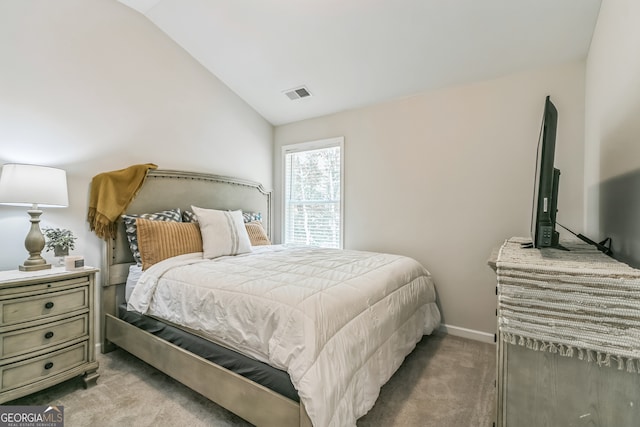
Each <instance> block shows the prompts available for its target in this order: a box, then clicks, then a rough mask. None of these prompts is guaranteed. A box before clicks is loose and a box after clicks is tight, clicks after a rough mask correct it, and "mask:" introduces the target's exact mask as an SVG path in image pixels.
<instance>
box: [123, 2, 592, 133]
mask: <svg viewBox="0 0 640 427" xmlns="http://www.w3.org/2000/svg"><path fill="white" fill-rule="evenodd" d="M119 1H120V2H121V3H124V4H126V5H128V6H130V7H132V8H134V9H136V10H138V11H139V12H141V13H142V14H144V15H145V16H146V17H147V18H148V19H150V20H151V21H152V22H153V23H155V24H156V25H157V26H158V27H159V28H160V29H161V30H162V31H164V32H165V33H166V34H168V35H169V37H171V38H172V39H173V40H175V41H176V42H177V43H178V44H179V45H181V46H182V47H183V48H184V49H185V50H186V51H188V52H189V53H190V54H191V55H192V56H193V57H194V58H196V59H197V60H198V61H199V62H200V63H201V64H203V65H204V66H205V67H206V68H207V69H209V70H210V71H211V72H212V73H213V74H214V75H216V76H217V77H218V78H219V79H220V80H222V81H223V82H224V83H225V84H227V85H228V86H229V87H230V88H231V89H232V90H233V91H235V92H236V93H237V94H238V95H239V96H240V97H241V98H243V99H244V100H245V101H246V102H247V103H249V104H250V105H251V106H252V107H253V108H255V109H256V110H257V111H258V112H259V113H260V114H261V115H262V116H263V117H264V118H266V119H267V120H268V121H269V122H271V123H272V124H274V125H281V124H285V123H290V122H294V121H298V120H302V119H306V118H311V117H317V116H322V115H325V114H330V113H334V112H338V111H343V110H348V109H352V108H358V107H362V106H366V105H370V104H374V103H377V102H381V101H385V100H389V99H393V98H398V97H403V96H408V95H411V94H415V93H417V92H421V91H426V90H432V89H436V88H440V87H445V86H450V85H456V84H464V83H469V82H473V81H480V80H485V79H489V78H494V77H499V76H503V75H506V74H510V73H514V72H518V71H523V70H526V69H533V68H538V67H544V66H547V65H550V64H554V63H560V62H565V61H570V60H575V59H580V58H584V57H586V54H587V51H588V49H589V44H590V41H591V36H592V34H593V30H594V27H595V23H596V20H597V15H598V11H599V8H600V0H119ZM301 85H306V86H307V88H308V89H309V90H310V92H311V93H312V96H311V97H309V98H304V99H299V100H296V101H291V100H290V99H289V98H288V97H287V96H286V95H285V94H284V93H283V92H284V91H286V90H289V89H292V88H296V87H298V86H301Z"/></svg>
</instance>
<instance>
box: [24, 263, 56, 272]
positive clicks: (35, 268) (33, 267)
mask: <svg viewBox="0 0 640 427" xmlns="http://www.w3.org/2000/svg"><path fill="white" fill-rule="evenodd" d="M49 268H51V264H40V265H19V266H18V269H19V270H20V271H38V270H47V269H49Z"/></svg>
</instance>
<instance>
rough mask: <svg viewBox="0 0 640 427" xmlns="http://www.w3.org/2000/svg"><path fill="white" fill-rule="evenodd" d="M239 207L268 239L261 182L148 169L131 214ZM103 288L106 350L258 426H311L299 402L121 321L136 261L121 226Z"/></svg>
mask: <svg viewBox="0 0 640 427" xmlns="http://www.w3.org/2000/svg"><path fill="white" fill-rule="evenodd" d="M192 204H193V205H196V206H199V207H203V208H210V209H232V210H233V209H242V210H243V211H248V212H260V213H261V214H262V217H263V224H264V225H265V229H266V230H267V233H268V234H269V236H270V235H271V193H270V192H267V191H265V189H264V188H263V187H262V185H260V184H258V183H255V182H251V181H246V180H241V179H235V178H229V177H223V176H217V175H211V174H204V173H194V172H182V171H172V170H151V171H149V173H148V174H147V177H146V179H145V182H144V184H143V186H142V188H141V189H140V191H139V192H138V194H137V195H136V197H135V199H134V200H133V202H132V203H131V204H130V206H129V207H128V208H127V211H126V213H129V214H139V213H145V212H157V211H161V210H165V209H171V208H176V207H178V208H181V209H183V210H189V209H191V205H192ZM105 255H106V259H105V261H104V264H103V265H104V266H105V268H104V272H103V275H102V277H103V285H102V295H101V297H102V300H101V303H102V304H101V306H102V315H101V327H102V337H103V338H102V339H103V341H102V352H103V353H106V352H109V351H112V350H114V349H116V348H118V347H120V348H122V349H124V350H125V351H127V352H129V353H131V354H133V355H134V356H136V357H138V358H139V359H141V360H143V361H145V362H146V363H148V364H150V365H151V366H153V367H155V368H157V369H158V370H160V371H162V372H164V373H165V374H167V375H169V376H171V377H173V378H174V379H176V380H177V381H179V382H181V383H182V384H184V385H186V386H187V387H189V388H191V389H193V390H195V391H197V392H198V393H200V394H202V395H203V396H205V397H207V398H208V399H210V400H212V401H213V402H215V403H217V404H219V405H220V406H222V407H224V408H226V409H228V410H229V411H231V412H233V413H235V414H237V415H238V416H240V417H242V418H244V419H245V420H247V421H249V422H250V423H252V424H254V425H257V426H267V427H270V426H273V427H284V426H296V427H298V426H300V427H311V426H312V424H311V420H310V419H309V417H308V415H307V412H306V411H305V408H304V405H303V404H302V403H298V402H295V401H293V400H291V399H289V398H287V397H284V396H282V395H280V394H278V393H276V392H274V391H272V390H270V389H268V388H266V387H264V386H262V385H260V384H257V383H255V382H253V381H251V380H248V379H246V378H244V377H242V376H240V375H238V374H236V373H234V372H231V371H229V370H227V369H225V368H223V367H221V366H219V365H216V364H215V363H212V362H210V361H208V360H206V359H204V358H202V357H199V356H197V355H195V354H193V353H190V352H188V351H186V350H183V349H182V348H180V347H178V346H175V345H173V344H171V343H169V342H167V341H164V340H162V339H160V338H158V337H156V336H155V335H153V334H150V333H148V332H146V331H143V330H142V329H139V328H137V327H135V326H132V325H130V324H129V323H127V322H124V321H122V320H120V319H119V318H118V315H117V313H118V306H119V305H120V304H121V303H122V302H124V294H125V282H126V279H127V274H128V272H129V266H130V265H131V264H133V258H132V255H131V251H130V249H129V245H128V242H127V238H126V235H125V232H124V226H123V224H122V223H121V221H120V223H119V225H118V232H117V235H116V237H115V239H111V240H109V241H108V242H107V248H106V250H105Z"/></svg>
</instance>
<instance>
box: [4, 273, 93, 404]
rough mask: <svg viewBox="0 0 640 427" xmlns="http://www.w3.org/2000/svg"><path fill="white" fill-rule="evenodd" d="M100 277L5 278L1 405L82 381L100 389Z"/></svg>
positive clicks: (29, 275) (7, 275)
mask: <svg viewBox="0 0 640 427" xmlns="http://www.w3.org/2000/svg"><path fill="white" fill-rule="evenodd" d="M97 271H98V270H97V269H95V268H92V267H84V268H83V269H80V270H77V271H65V269H64V268H62V267H56V268H52V269H50V270H40V271H34V272H24V271H18V270H13V271H2V272H0V403H3V402H7V401H10V400H13V399H17V398H19V397H22V396H25V395H27V394H30V393H33V392H35V391H39V390H42V389H44V388H46V387H49V386H52V385H54V384H57V383H60V382H62V381H65V380H68V379H70V378H73V377H76V376H80V375H82V376H83V379H84V384H85V387H87V386H89V385H92V384H95V382H96V381H97V379H98V376H99V374H98V373H97V369H98V362H97V361H96V355H95V342H96V341H95V319H94V318H95V312H94V295H95V275H96V272H97Z"/></svg>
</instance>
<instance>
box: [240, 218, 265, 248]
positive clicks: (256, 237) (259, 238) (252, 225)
mask: <svg viewBox="0 0 640 427" xmlns="http://www.w3.org/2000/svg"><path fill="white" fill-rule="evenodd" d="M244 227H245V228H246V229H247V234H249V240H250V241H251V246H263V245H270V244H271V240H269V237H268V236H267V232H266V231H265V230H264V227H263V226H262V223H261V222H260V221H251V222H247V223H245V224H244Z"/></svg>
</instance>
